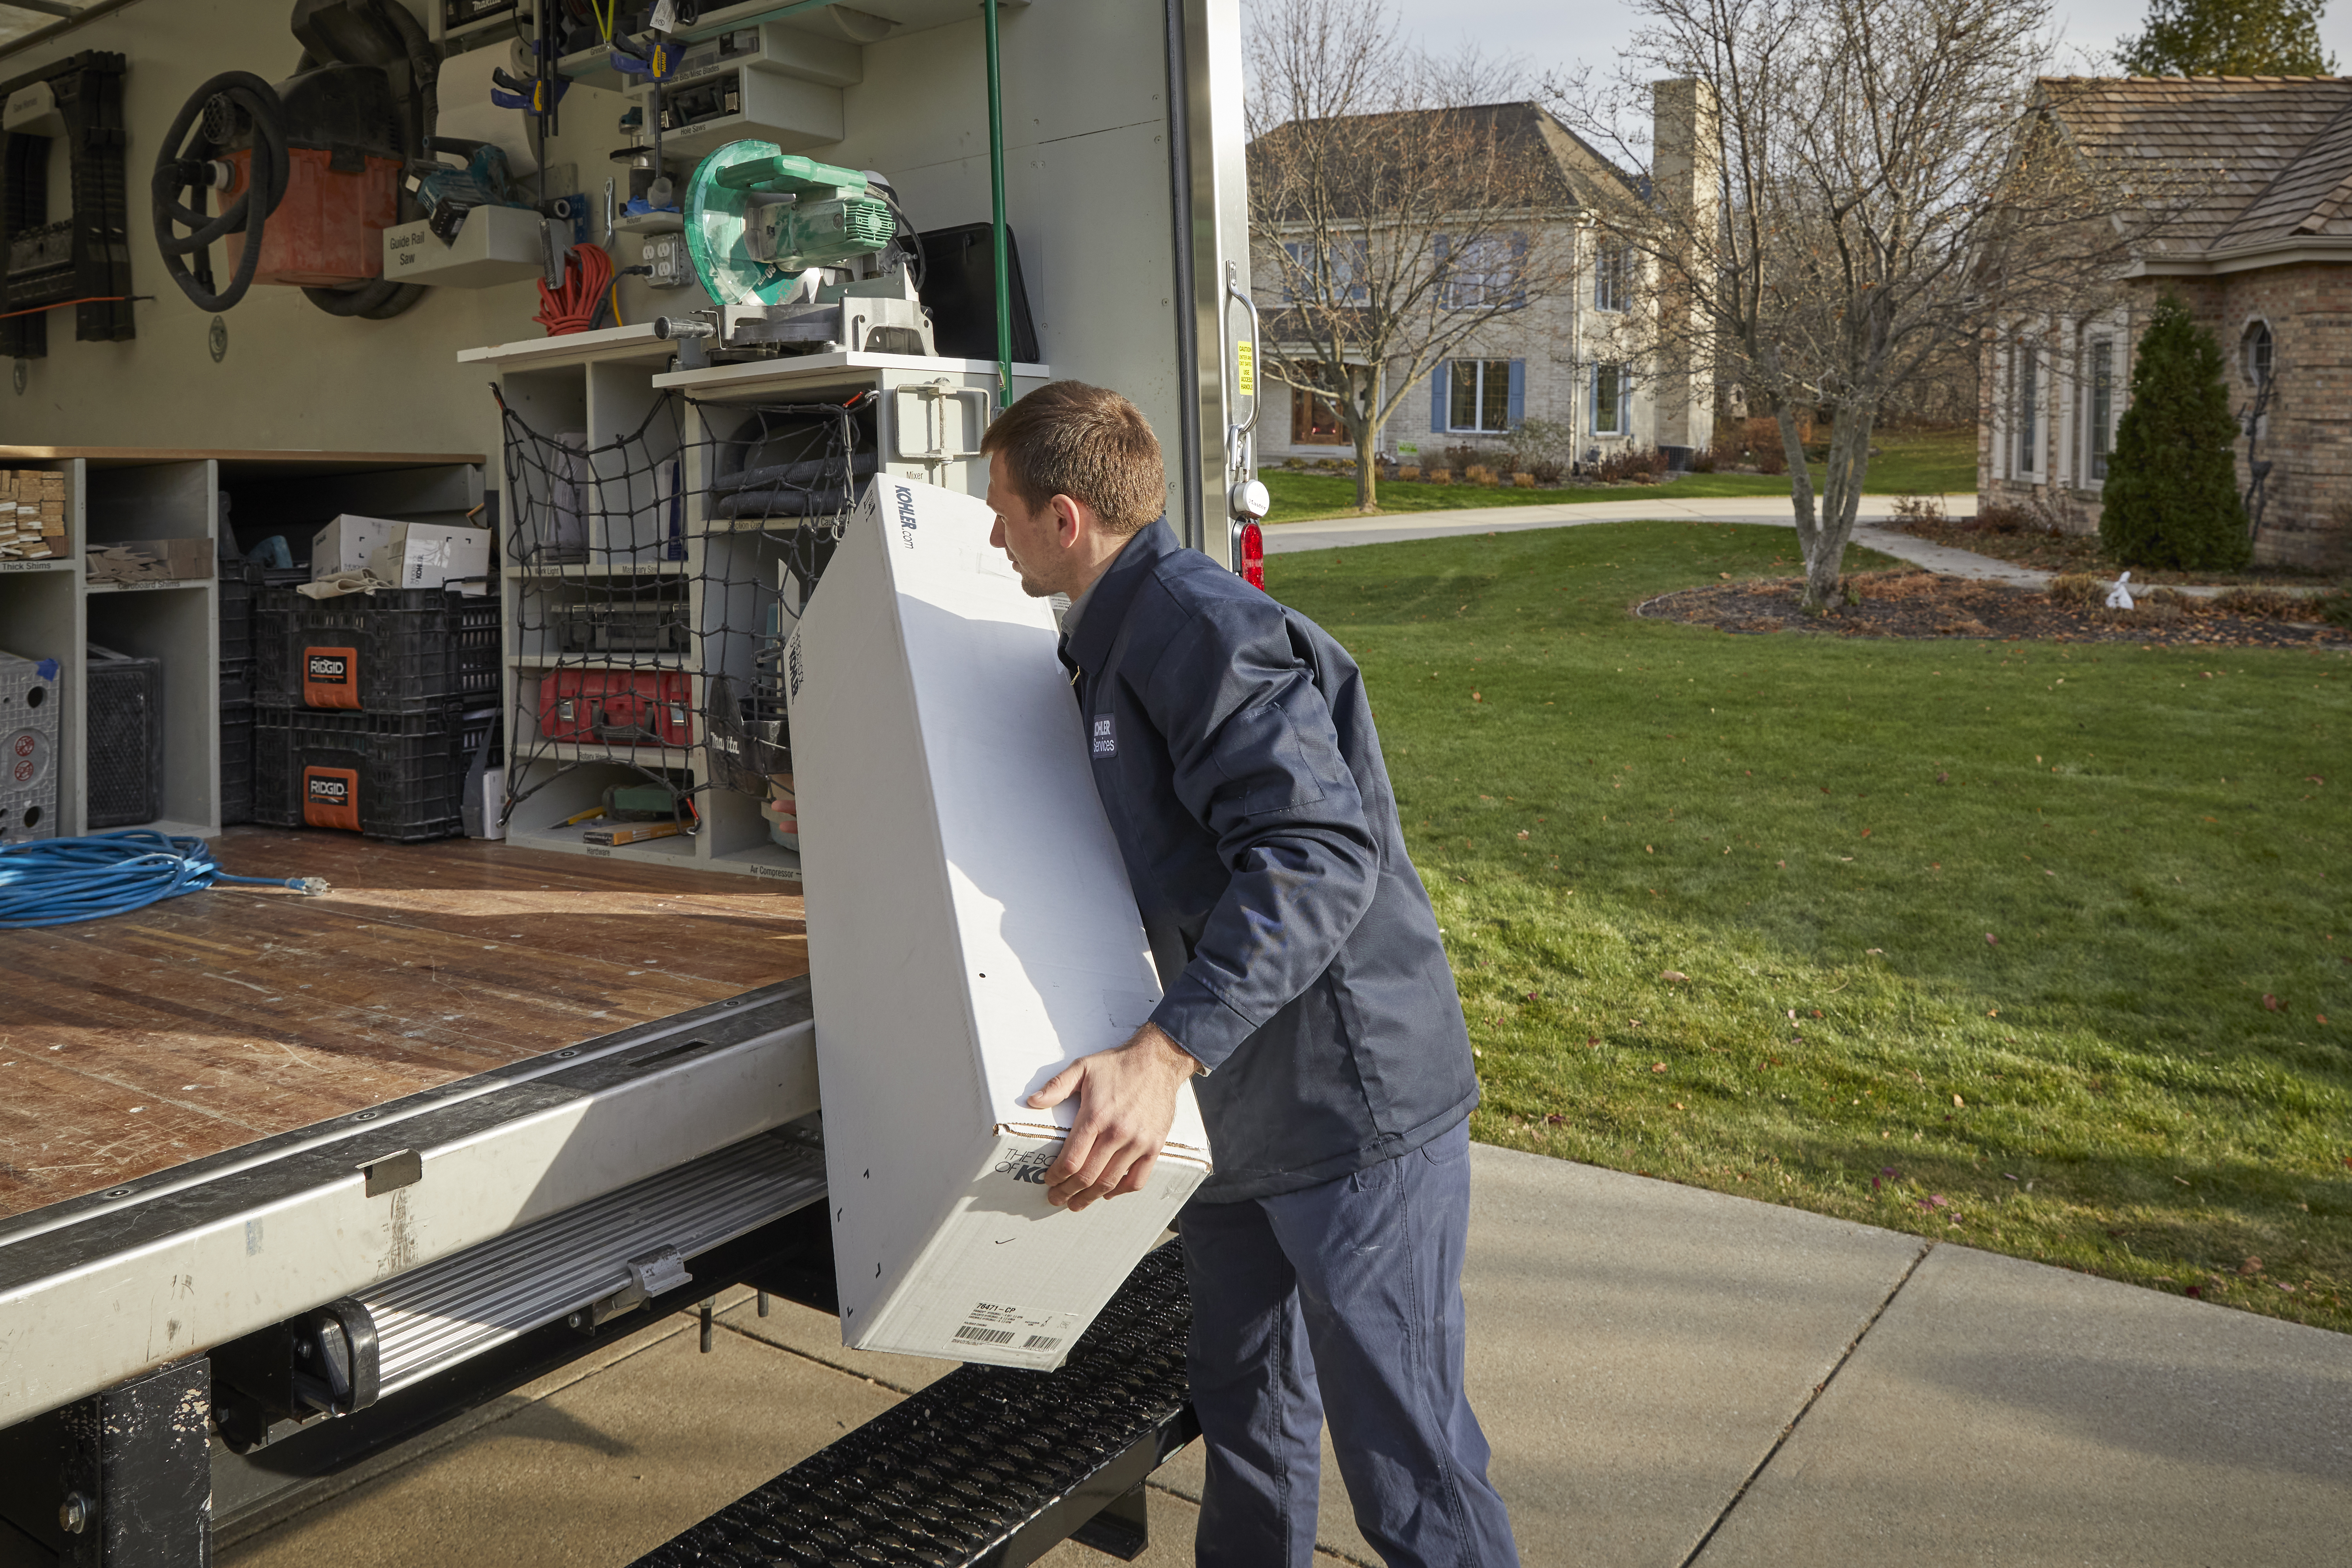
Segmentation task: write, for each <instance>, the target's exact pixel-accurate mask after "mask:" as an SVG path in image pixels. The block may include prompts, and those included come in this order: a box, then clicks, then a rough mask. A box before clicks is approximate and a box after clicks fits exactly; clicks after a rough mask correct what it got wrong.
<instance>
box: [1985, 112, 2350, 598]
mask: <svg viewBox="0 0 2352 1568" xmlns="http://www.w3.org/2000/svg"><path fill="white" fill-rule="evenodd" d="M2038 92H2039V98H2040V105H2041V107H2042V110H2044V112H2045V113H2046V114H2047V115H2048V116H2049V118H2050V120H2051V121H2052V122H2053V125H2054V126H2055V128H2056V129H2057V130H2058V132H2059V133H2060V135H2061V136H2062V138H2063V140H2064V141H2065V142H2067V143H2068V144H2070V145H2072V146H2074V147H2075V148H2077V149H2080V150H2081V151H2082V152H2083V153H2084V155H2085V156H2086V157H2087V158H2089V159H2090V161H2091V163H2092V165H2093V166H2094V167H2097V168H2103V169H2108V170H2122V171H2125V176H2124V177H2126V178H2130V177H2132V172H2133V171H2138V172H2140V173H2143V174H2146V175H2147V178H2146V180H2145V181H2144V184H2145V188H2147V189H2151V190H2159V189H2164V188H2166V187H2168V186H2169V187H2171V188H2172V189H2174V190H2175V191H2178V190H2179V187H2180V185H2181V184H2182V183H2183V182H2184V181H2189V182H2193V187H2194V191H2195V195H2194V196H2193V199H2192V200H2191V201H2190V203H2189V207H2188V210H2186V211H2180V210H2178V209H2177V208H2176V210H2173V211H2171V212H2169V213H2168V214H2167V215H2166V216H2165V218H2164V220H2163V221H2162V222H2161V223H2158V224H2156V225H2155V226H2153V228H2152V231H2151V233H2150V235H2149V237H2147V239H2146V240H2145V241H2143V242H2142V243H2140V244H2138V245H2137V246H2135V247H2134V249H2133V255H2132V258H2131V260H2130V262H2129V264H2128V265H2127V266H2126V268H2124V271H2123V276H2122V277H2121V278H2120V279H2117V280H2116V285H2115V287H2114V288H2113V289H2111V290H2107V291H2105V293H2104V294H2103V296H2102V298H2101V299H2100V300H2098V301H2097V302H2096V303H2095V304H2094V303H2090V302H2087V301H2086V302H2085V304H2084V308H2083V309H2081V310H2075V311H2072V312H2066V311H2057V312H2052V313H2050V314H2047V315H2042V316H2037V317H2033V318H2030V319H2026V320H2021V321H2015V322H2013V323H2011V325H2010V326H2009V327H2008V329H2007V330H2005V331H2000V332H1997V333H1995V334H1993V335H1992V337H1991V338H1990V341H1989V342H1987V344H1986V350H1985V359H1984V367H1983V368H1984V374H1983V375H1982V377H1981V378H1980V381H1979V396H1980V398H1981V411H1980V415H1979V420H1978V428H1977V440H1978V447H1977V475H1978V487H1979V505H1983V504H1990V503H1996V502H2007V503H2010V504H2031V505H2034V506H2037V507H2039V508H2040V509H2042V510H2043V511H2044V512H2045V513H2046V514H2047V515H2049V516H2050V517H2052V518H2053V519H2054V520H2055V521H2057V522H2058V523H2059V524H2060V525H2061V526H2062V527H2064V528H2067V529H2069V530H2074V531H2084V532H2088V531H2095V530H2096V529H2097V527H2098V523H2099V492H2100V486H2101V484H2102V483H2103V482H2104V480H2105V477H2106V463H2107V454H2108V453H2109V452H2110V451H2111V450H2112V448H2113V446H2114V438H2115V429H2116V420H2117V419H2118V418H2120V417H2121V416H2122V414H2123V411H2124V407H2125V405H2126V403H2127V402H2128V400H2129V397H2130V389H2131V370H2132V362H2133V352H2134V348H2135V345H2136V344H2137V342H2138V340H2139V336H2140V334H2141V333H2142V332H2143V331H2145V330H2146V328H2147V319H2148V315H2149V312H2150V310H2151V309H2152V307H2153V306H2154V304H2155V302H2156V300H2157V299H2158V296H2159V295H2161V294H2164V293H2167V292H2169V293H2174V294H2178V295H2179V297H2180V299H2181V300H2183V301H2184V302H2185V303H2186V304H2187V305H2188V307H2189V310H2190V311H2191V312H2192V313H2193V314H2194V315H2195V316H2196V317H2197V319H2198V320H2199V321H2200V323H2201V324H2202V325H2204V326H2205V327H2206V328H2207V329H2208V330H2210V331H2211V332H2212V333H2213V335H2214V336H2215V338H2216V339H2217V340H2218V341H2219V342H2220V343H2221V352H2222V358H2223V360H2224V361H2225V362H2226V363H2227V365H2228V375H2229V378H2230V380H2229V385H2230V394H2231V405H2232V407H2233V408H2235V409H2236V410H2238V411H2239V413H2240V414H2241V416H2242V424H2243V425H2245V426H2248V427H2250V428H2251V429H2252V441H2251V443H2249V442H2247V441H2241V443H2240V445H2239V453H2238V477H2239V483H2240V487H2241V489H2242V491H2247V492H2250V494H2251V498H2252V499H2251V500H2250V504H2249V507H2248V510H2249V511H2250V512H2252V511H2255V510H2257V509H2258V510H2259V514H2260V516H2259V524H2258V527H2257V530H2256V532H2255V535H2254V555H2255V559H2256V560H2257V561H2267V562H2282V563H2300V564H2305V565H2310V566H2315V567H2323V568H2327V567H2335V566H2339V565H2341V564H2343V563H2344V559H2345V552H2346V551H2347V546H2352V78H2342V77H2128V78H2121V79H2096V78H2074V77H2069V78H2053V79H2044V80H2043V81H2042V83H2041V84H2040V86H2039V89H2038ZM2172 200H2174V201H2175V202H2176V203H2177V202H2178V201H2179V197H2178V196H2177V195H2176V196H2175V197H2173V198H2172ZM2265 381H2267V382H2268V383H2269V394H2268V400H2267V403H2266V404H2262V403H2261V399H2262V396H2263V384H2264V382H2265ZM2258 404H2261V418H2260V419H2259V421H2257V420H2255V419H2254V418H2253V417H2252V416H2253V414H2254V413H2255V411H2256V408H2257V405H2258ZM2250 446H2251V452H2250ZM2258 466H2262V474H2263V485H2262V487H2261V489H2260V491H2259V492H2256V491H2254V490H2253V486H2252V480H2253V479H2254V477H2255V473H2256V469H2257V467H2258Z"/></svg>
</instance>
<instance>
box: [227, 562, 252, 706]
mask: <svg viewBox="0 0 2352 1568" xmlns="http://www.w3.org/2000/svg"><path fill="white" fill-rule="evenodd" d="M261 571H262V569H261V567H260V565H259V564H258V563H255V562H251V561H223V562H221V563H219V572H220V657H221V666H222V668H224V669H226V668H227V667H228V666H229V665H230V664H232V663H237V664H249V663H251V661H252V659H253V601H254V596H255V595H257V594H259V593H260V592H261ZM221 700H222V701H224V702H226V701H227V700H229V699H228V696H227V691H226V687H224V688H223V690H222V697H221Z"/></svg>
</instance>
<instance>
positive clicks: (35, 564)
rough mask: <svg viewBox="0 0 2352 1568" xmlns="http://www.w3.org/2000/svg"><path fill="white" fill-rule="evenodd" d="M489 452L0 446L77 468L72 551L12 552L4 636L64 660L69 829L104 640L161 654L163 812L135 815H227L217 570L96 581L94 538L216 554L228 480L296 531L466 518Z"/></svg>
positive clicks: (200, 828) (63, 793) (159, 824)
mask: <svg viewBox="0 0 2352 1568" xmlns="http://www.w3.org/2000/svg"><path fill="white" fill-rule="evenodd" d="M481 461H482V460H481V458H480V457H479V456H478V455H476V454H471V453H372V452H256V451H218V452H206V451H191V450H183V449H165V448H153V447H0V468H42V469H47V470H48V471H50V472H53V473H62V474H64V475H65V476H66V547H67V553H66V555H65V556H64V557H62V558H60V559H56V560H49V561H6V562H0V648H5V649H6V650H7V651H8V652H10V653H14V654H17V655H20V656H22V657H25V658H54V659H56V660H57V661H58V664H59V665H60V666H61V667H62V668H63V670H64V679H62V680H60V681H59V683H58V687H59V692H58V694H59V698H60V700H61V701H62V704H63V706H62V707H61V709H60V710H59V717H58V815H57V831H58V836H59V837H75V836H79V835H80V834H84V833H87V832H89V831H91V829H90V827H89V808H88V793H89V688H88V683H87V681H86V680H85V679H83V678H82V670H83V661H84V652H83V650H84V648H85V647H86V646H87V645H89V644H92V643H95V644H97V645H98V646H100V647H106V648H111V649H112V650H114V651H115V652H117V653H122V654H128V655H130V656H131V657H132V658H152V659H157V660H160V661H161V662H162V664H163V706H164V714H163V812H162V815H161V816H158V817H157V818H156V819H155V820H154V821H152V822H149V823H144V824H138V825H134V826H146V827H151V828H153V829H154V830H156V831H158V832H162V833H168V834H171V835H173V836H175V837H196V838H209V837H217V836H218V835H219V833H220V830H221V822H220V765H221V758H220V715H221V701H220V653H219V645H218V637H219V624H220V584H219V581H218V579H217V578H216V577H214V576H205V577H203V578H197V579H191V580H186V581H165V582H146V583H112V582H97V583H93V582H91V581H89V576H88V573H87V570H86V562H87V559H88V554H89V550H90V549H91V548H92V547H98V548H103V547H105V546H106V545H109V544H113V543H119V542H122V541H125V540H134V539H200V540H203V541H205V546H206V550H205V553H206V555H207V557H210V556H213V555H215V554H217V553H218V551H219V542H220V539H221V535H222V533H223V532H224V531H225V529H226V521H225V520H224V518H223V515H222V509H221V496H222V494H223V492H224V491H227V492H228V493H230V494H232V495H234V496H236V497H237V498H239V502H238V506H237V509H236V510H237V513H238V515H240V516H242V515H244V514H245V513H246V511H247V510H252V512H253V513H254V515H255V517H256V519H257V521H259V520H270V519H276V518H284V519H287V520H288V522H289V531H294V532H298V533H299V532H300V524H301V523H303V522H310V523H311V525H312V526H315V525H316V523H318V522H323V521H326V520H327V519H328V518H330V517H332V516H333V515H334V514H335V513H336V512H339V511H355V512H363V513H366V514H367V515H370V516H377V517H393V518H402V519H415V520H418V521H458V520H461V519H463V518H464V517H465V516H466V515H467V513H468V511H470V510H473V509H475V508H478V507H479V506H480V504H481V500H482V480H481ZM247 503H250V504H249V507H248V504H247ZM264 525H267V524H266V522H264ZM301 536H302V537H303V538H306V539H307V534H306V533H305V534H302V535H301ZM100 831H105V832H113V831H120V829H116V828H107V829H100Z"/></svg>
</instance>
